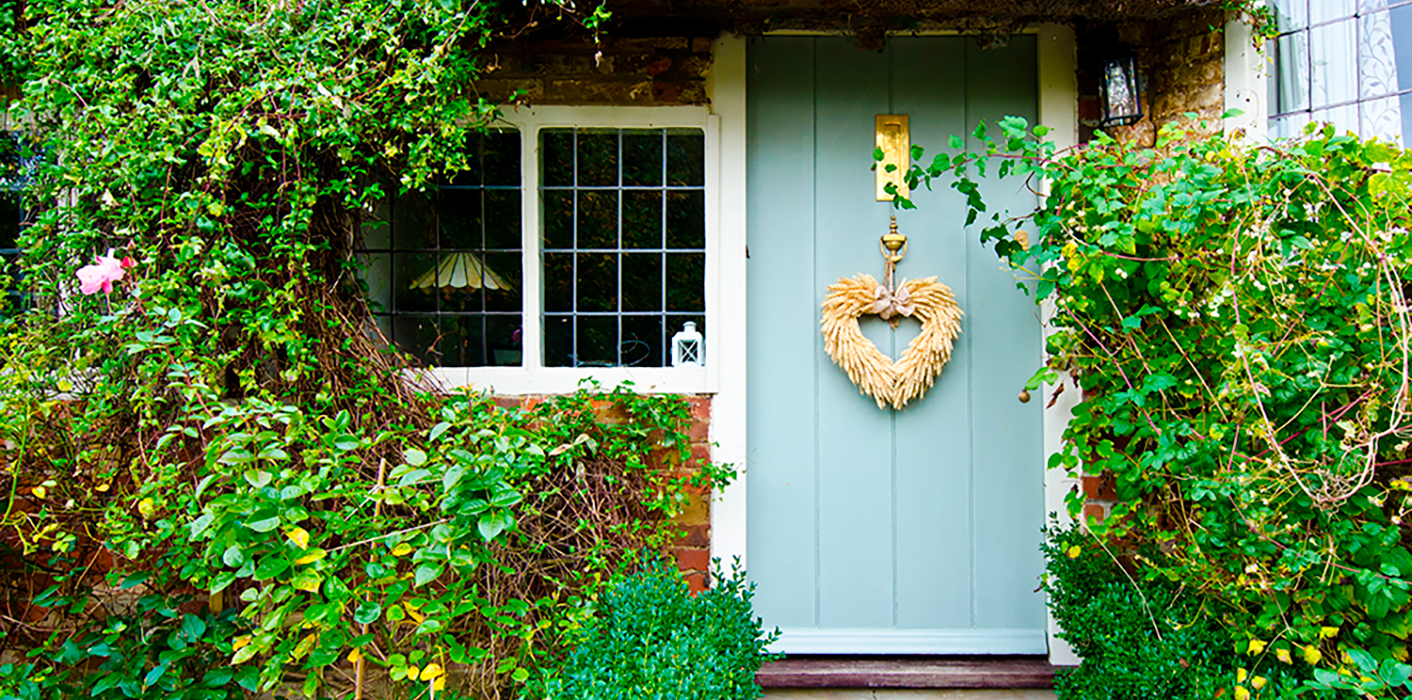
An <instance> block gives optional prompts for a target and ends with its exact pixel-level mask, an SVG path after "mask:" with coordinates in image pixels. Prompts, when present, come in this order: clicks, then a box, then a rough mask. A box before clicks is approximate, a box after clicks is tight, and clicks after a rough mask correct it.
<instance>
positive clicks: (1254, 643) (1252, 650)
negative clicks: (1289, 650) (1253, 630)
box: [1246, 639, 1265, 656]
mask: <svg viewBox="0 0 1412 700" xmlns="http://www.w3.org/2000/svg"><path fill="white" fill-rule="evenodd" d="M1262 651H1265V643H1264V642H1262V641H1260V640H1258V639H1252V640H1250V647H1249V648H1248V649H1246V653H1247V654H1250V655H1251V656H1254V655H1256V654H1259V653H1260V652H1262Z"/></svg>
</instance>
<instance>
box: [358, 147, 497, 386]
mask: <svg viewBox="0 0 1412 700" xmlns="http://www.w3.org/2000/svg"><path fill="white" fill-rule="evenodd" d="M474 148H475V153H473V154H472V156H471V158H470V159H469V160H470V163H471V168H470V170H468V171H466V172H464V173H462V174H460V175H458V176H457V177H456V178H455V179H453V180H449V181H446V182H441V183H438V184H437V185H436V186H435V187H434V188H433V189H432V190H431V191H430V192H416V191H413V192H407V193H404V194H402V195H400V196H397V197H396V198H394V199H393V201H392V202H391V204H390V211H389V212H386V214H387V216H386V217H385V219H386V221H385V222H384V223H383V224H381V225H379V226H376V227H374V228H373V229H372V230H370V231H369V232H368V233H367V234H366V240H365V244H366V246H367V249H368V270H367V280H368V292H369V295H370V297H371V299H370V300H371V301H372V304H373V309H374V316H375V318H376V319H377V322H378V325H379V327H380V328H381V330H382V331H383V334H384V335H386V336H387V337H388V338H389V339H390V340H391V341H392V342H393V343H395V344H396V345H397V346H398V347H400V348H402V349H403V350H405V351H407V352H410V353H412V354H414V355H416V356H418V357H419V358H420V359H421V360H422V361H423V362H424V363H425V364H427V365H440V366H449V367H481V366H490V365H499V366H507V365H508V366H515V365H519V364H520V361H521V357H522V348H521V340H522V329H521V325H522V320H521V319H522V298H523V295H522V288H523V284H522V275H521V271H520V268H521V257H522V240H523V239H522V235H521V229H522V226H521V217H520V211H521V204H520V134H519V132H516V131H499V132H491V133H488V134H485V135H483V136H481V137H478V138H477V139H475V141H474Z"/></svg>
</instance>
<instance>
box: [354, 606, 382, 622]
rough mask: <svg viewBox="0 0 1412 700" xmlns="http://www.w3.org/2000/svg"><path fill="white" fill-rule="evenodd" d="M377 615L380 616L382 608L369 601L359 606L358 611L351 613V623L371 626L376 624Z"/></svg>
mask: <svg viewBox="0 0 1412 700" xmlns="http://www.w3.org/2000/svg"><path fill="white" fill-rule="evenodd" d="M379 615H382V606H380V605H378V604H377V603H374V602H372V601H369V602H366V603H361V604H359V605H358V609H357V610H354V611H353V621H354V622H356V623H358V624H360V625H371V624H372V623H374V622H377V619H378V616H379Z"/></svg>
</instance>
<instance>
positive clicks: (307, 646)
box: [289, 634, 319, 659]
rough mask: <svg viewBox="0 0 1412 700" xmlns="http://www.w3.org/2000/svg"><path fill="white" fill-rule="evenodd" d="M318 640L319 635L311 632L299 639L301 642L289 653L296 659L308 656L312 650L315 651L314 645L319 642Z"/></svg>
mask: <svg viewBox="0 0 1412 700" xmlns="http://www.w3.org/2000/svg"><path fill="white" fill-rule="evenodd" d="M318 641H319V640H318V636H317V635H313V634H311V635H309V636H307V637H305V638H303V639H301V640H299V644H298V645H296V646H295V647H294V651H292V652H290V653H289V655H290V656H293V657H294V658H296V659H302V658H304V657H305V656H307V655H308V653H309V652H310V651H313V649H314V645H315V644H316V643H318Z"/></svg>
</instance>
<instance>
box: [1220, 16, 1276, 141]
mask: <svg viewBox="0 0 1412 700" xmlns="http://www.w3.org/2000/svg"><path fill="white" fill-rule="evenodd" d="M1225 34H1226V62H1225V86H1226V87H1225V90H1226V111H1227V112H1229V111H1231V110H1233V109H1238V110H1240V111H1241V112H1243V114H1241V115H1240V116H1239V117H1234V118H1231V119H1227V120H1225V123H1224V124H1223V127H1224V128H1225V131H1226V133H1231V132H1232V131H1233V130H1235V129H1241V130H1244V132H1245V139H1246V140H1247V141H1250V142H1252V143H1264V141H1265V139H1266V134H1267V133H1268V124H1269V121H1268V117H1269V105H1268V104H1267V102H1268V100H1267V95H1268V94H1269V92H1268V88H1267V84H1266V80H1267V77H1268V75H1269V71H1268V69H1267V66H1266V63H1265V56H1264V55H1263V54H1262V53H1261V51H1260V49H1259V48H1257V47H1256V46H1255V44H1254V43H1252V40H1253V37H1254V35H1253V34H1252V29H1251V27H1250V25H1249V24H1246V23H1245V22H1242V21H1240V18H1239V16H1237V15H1235V14H1234V13H1232V14H1231V15H1230V16H1229V18H1228V19H1227V20H1226V31H1225Z"/></svg>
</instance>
